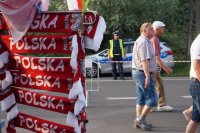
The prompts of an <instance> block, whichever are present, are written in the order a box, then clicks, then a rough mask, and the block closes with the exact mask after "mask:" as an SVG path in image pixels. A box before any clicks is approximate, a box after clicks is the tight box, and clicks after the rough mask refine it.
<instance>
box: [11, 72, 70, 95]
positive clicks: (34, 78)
mask: <svg viewBox="0 0 200 133" xmlns="http://www.w3.org/2000/svg"><path fill="white" fill-rule="evenodd" d="M11 74H12V76H13V86H16V87H24V88H32V89H38V90H47V91H51V92H60V93H67V94H68V93H69V91H70V89H71V88H72V83H73V82H72V79H73V75H67V74H66V73H63V74H54V73H48V74H44V73H41V72H40V73H36V72H35V73H30V72H28V71H27V72H21V71H18V72H11Z"/></svg>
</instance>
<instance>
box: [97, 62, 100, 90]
mask: <svg viewBox="0 0 200 133" xmlns="http://www.w3.org/2000/svg"><path fill="white" fill-rule="evenodd" d="M99 67H100V61H99V60H98V65H97V69H98V70H97V72H98V79H97V90H99V88H100V87H99V77H100V76H99Z"/></svg>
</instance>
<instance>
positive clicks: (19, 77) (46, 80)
mask: <svg viewBox="0 0 200 133" xmlns="http://www.w3.org/2000/svg"><path fill="white" fill-rule="evenodd" d="M13 75H14V83H15V84H17V82H19V83H20V84H22V85H29V86H33V85H36V86H38V87H40V86H43V87H48V88H54V87H57V88H60V78H59V77H57V78H56V79H55V80H54V81H52V78H51V76H47V75H44V76H42V75H37V76H36V77H35V81H33V80H32V79H31V78H30V77H33V76H31V74H28V75H26V74H17V73H13ZM50 81H52V82H50Z"/></svg>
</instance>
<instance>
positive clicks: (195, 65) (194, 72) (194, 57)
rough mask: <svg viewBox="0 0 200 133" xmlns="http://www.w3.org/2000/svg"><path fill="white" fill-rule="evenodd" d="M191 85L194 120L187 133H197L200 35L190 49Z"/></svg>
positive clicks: (198, 120)
mask: <svg viewBox="0 0 200 133" xmlns="http://www.w3.org/2000/svg"><path fill="white" fill-rule="evenodd" d="M190 58H191V67H190V83H189V91H190V94H191V96H192V100H193V106H192V119H191V120H190V122H189V123H188V125H187V127H186V131H185V133H195V131H196V129H197V127H198V125H199V123H200V34H199V35H198V36H197V37H196V39H195V40H194V42H193V43H192V45H191V47H190Z"/></svg>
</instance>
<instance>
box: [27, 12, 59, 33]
mask: <svg viewBox="0 0 200 133" xmlns="http://www.w3.org/2000/svg"><path fill="white" fill-rule="evenodd" d="M49 17H50V15H49V14H42V16H39V17H38V18H36V19H35V20H33V23H32V25H31V29H33V30H35V29H40V30H41V29H50V28H51V26H52V27H53V28H56V26H57V20H58V15H56V16H55V17H54V18H52V19H51V20H50V19H49ZM38 19H41V20H38Z"/></svg>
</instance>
